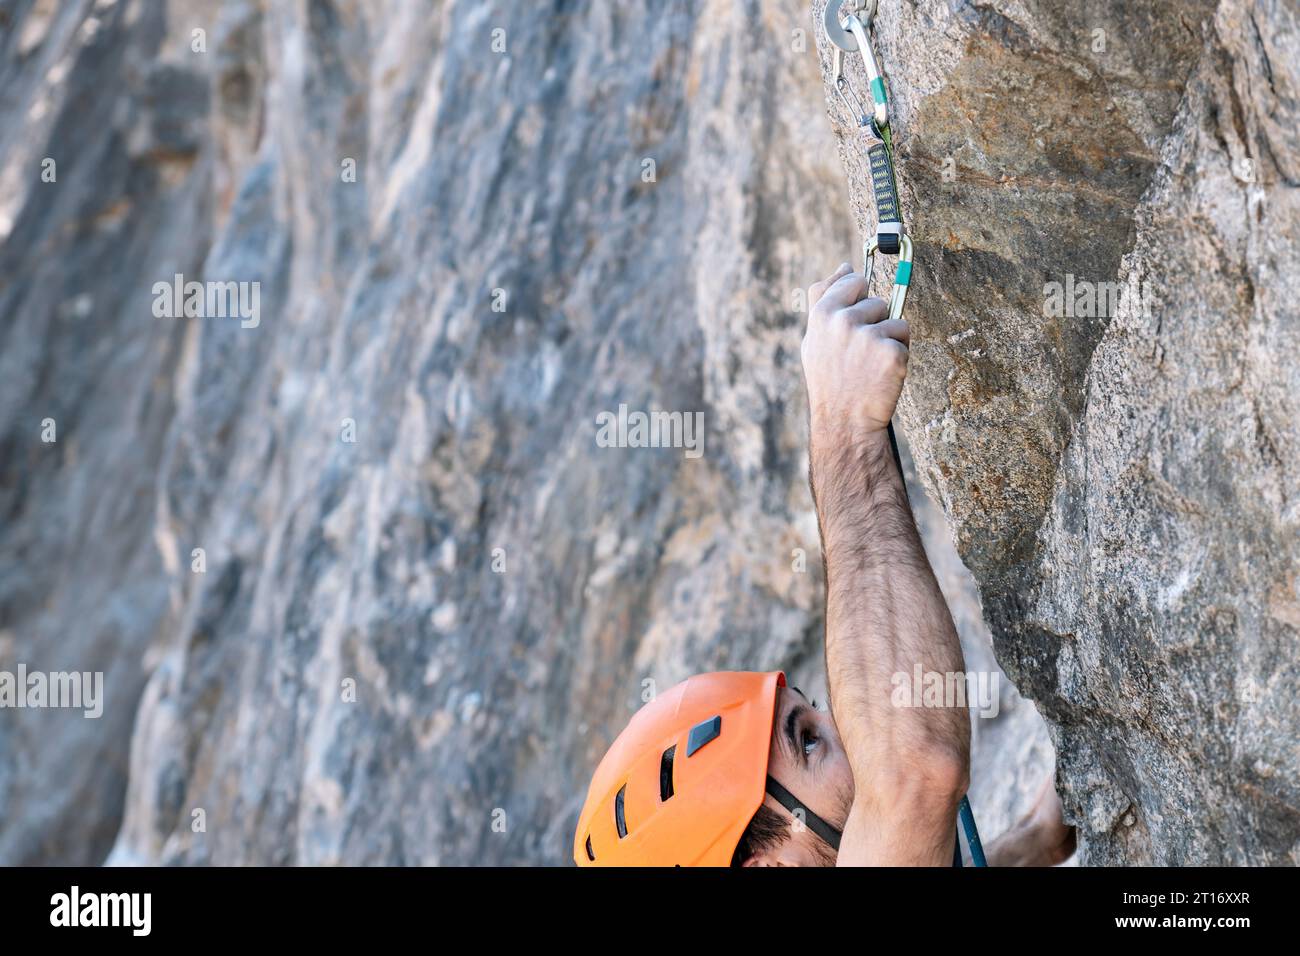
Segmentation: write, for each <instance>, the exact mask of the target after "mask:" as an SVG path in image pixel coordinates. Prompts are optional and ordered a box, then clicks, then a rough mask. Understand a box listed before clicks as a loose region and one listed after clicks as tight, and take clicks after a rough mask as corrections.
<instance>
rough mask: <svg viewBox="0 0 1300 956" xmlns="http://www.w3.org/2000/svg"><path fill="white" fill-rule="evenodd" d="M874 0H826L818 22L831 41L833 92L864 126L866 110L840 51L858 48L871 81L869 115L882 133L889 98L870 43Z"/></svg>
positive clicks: (874, 12) (885, 126) (885, 125)
mask: <svg viewBox="0 0 1300 956" xmlns="http://www.w3.org/2000/svg"><path fill="white" fill-rule="evenodd" d="M877 3H878V0H829V2H828V3H827V4H826V12H825V13H824V14H823V15H822V25H823V26H824V27H825V28H826V36H827V37H828V38H829V39H830V41H831V43H833V44H834V45H835V55H834V58H833V60H832V80H833V81H834V83H835V92H836V93H837V94H839V97H840V99H841V100H843V101H844V104H845V105H846V106H848V108H849V109H850V110H852V111H853V114H854V115H855V116H856V117H858V123H859V124H860V125H862V126H866V125H867V111H866V110H864V109H863V108H862V101H861V100H859V99H858V95H857V94H856V93H855V92H854V91H853V87H852V85H851V84H850V83H849V80H848V77H847V75H846V74H845V73H844V53H846V52H847V53H853V52H855V51H856V52H860V53H861V54H862V67H863V69H865V70H866V71H867V81H868V82H869V83H870V84H871V99H872V102H873V104H874V105H873V108H872V114H871V115H872V117H873V118H874V119H875V121H876V126H877V128H878V129H879V130H880V131H881V132H882V133H883V131H884V130H886V129H887V128H888V127H889V99H888V97H887V96H886V94H885V80H884V78H883V77H882V76H881V75H880V65H879V64H878V63H877V62H876V51H875V50H874V49H873V48H872V46H871V24H872V22H873V21H874V20H875V18H876V7H877Z"/></svg>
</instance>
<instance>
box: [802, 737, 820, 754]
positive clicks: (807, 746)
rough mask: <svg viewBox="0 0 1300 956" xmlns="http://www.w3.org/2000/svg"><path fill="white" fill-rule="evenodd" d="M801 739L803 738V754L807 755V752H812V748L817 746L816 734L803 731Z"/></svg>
mask: <svg viewBox="0 0 1300 956" xmlns="http://www.w3.org/2000/svg"><path fill="white" fill-rule="evenodd" d="M802 740H803V755H804V756H805V757H807V756H808V755H809V754H811V753H812V752H813V750H814V749H815V748H816V746H817V735H816V734H810V733H806V732H805V733H804V734H803V736H802Z"/></svg>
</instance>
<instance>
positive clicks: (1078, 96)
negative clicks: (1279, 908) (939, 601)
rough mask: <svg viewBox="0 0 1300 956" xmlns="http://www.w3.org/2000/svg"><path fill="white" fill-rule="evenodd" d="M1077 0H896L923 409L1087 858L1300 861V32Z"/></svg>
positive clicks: (891, 59) (945, 492)
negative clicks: (1048, 734) (1102, 297)
mask: <svg viewBox="0 0 1300 956" xmlns="http://www.w3.org/2000/svg"><path fill="white" fill-rule="evenodd" d="M1066 7H1068V8H1069V9H1068V10H1065V9H1063V8H1062V5H1061V4H1058V3H1047V2H1041V3H1039V2H1027V3H1018V4H1009V3H1008V4H1001V3H997V4H989V5H984V4H975V3H963V2H954V3H947V2H926V0H922V2H919V3H915V4H912V3H908V4H881V8H882V9H881V13H880V15H879V18H878V23H877V28H876V34H877V49H878V51H879V54H880V56H881V58H882V59H883V61H884V63H885V69H886V73H887V75H888V76H889V79H890V90H891V94H892V104H891V108H892V115H893V117H894V126H895V129H896V134H897V137H898V166H899V173H900V178H901V180H902V182H901V189H902V192H903V202H904V206H905V209H906V211H907V213H908V214H909V216H910V219H909V222H910V233H911V235H912V236H913V239H914V241H915V242H916V253H915V255H916V261H917V264H916V268H915V272H914V276H915V278H914V279H913V282H912V289H913V297H912V299H911V300H909V317H910V318H911V320H912V322H913V325H914V333H913V336H914V344H913V350H912V353H913V354H912V371H911V375H910V376H909V383H908V388H907V392H906V396H905V402H904V407H903V410H902V413H901V417H902V420H903V422H904V423H905V426H906V431H907V434H908V435H909V437H910V439H911V441H912V446H913V452H914V454H915V456H916V459H917V462H918V466H919V470H920V472H921V474H922V476H923V479H924V481H925V483H926V486H927V488H928V489H929V490H930V491H931V492H932V493H933V494H934V495H935V496H936V497H937V498H938V500H940V501H942V503H943V508H944V511H945V512H946V514H947V517H948V520H949V522H950V525H951V527H952V529H953V532H954V536H955V539H956V542H957V545H958V549H959V552H960V554H961V556H962V559H963V560H964V561H965V563H966V565H967V566H968V567H969V568H970V569H971V571H972V572H973V573H974V576H975V578H976V579H977V581H978V582H979V586H980V590H981V594H982V597H983V602H984V610H985V612H986V615H987V617H988V620H989V622H990V624H991V626H992V629H993V633H994V636H995V643H996V647H997V651H998V657H999V660H1000V661H1001V663H1002V665H1003V666H1004V667H1006V668H1007V669H1008V671H1009V673H1010V674H1011V676H1012V677H1013V678H1014V679H1015V680H1016V681H1017V683H1018V685H1019V687H1020V688H1021V690H1022V691H1024V692H1025V693H1026V694H1027V696H1029V697H1031V698H1032V699H1034V700H1035V702H1036V703H1037V705H1038V707H1039V709H1040V710H1041V711H1042V713H1043V714H1044V716H1045V717H1046V718H1047V720H1048V723H1049V725H1050V727H1051V730H1052V736H1053V739H1054V742H1055V744H1056V747H1057V751H1058V753H1059V755H1060V776H1061V782H1062V785H1063V790H1064V792H1065V795H1066V797H1065V800H1066V809H1067V815H1070V816H1072V817H1073V818H1074V819H1075V820H1076V822H1078V823H1079V825H1080V827H1081V828H1082V834H1081V835H1082V839H1083V844H1082V845H1083V854H1082V859H1083V861H1084V862H1086V863H1164V864H1202V863H1257V864H1258V863H1286V862H1289V863H1297V862H1300V789H1298V787H1300V747H1298V746H1297V726H1298V724H1300V721H1298V720H1297V717H1298V710H1300V705H1298V704H1297V699H1296V694H1295V688H1296V687H1297V685H1298V683H1300V669H1298V666H1297V651H1296V638H1297V631H1298V630H1300V570H1298V568H1300V561H1298V559H1300V533H1298V532H1300V504H1298V500H1300V499H1298V498H1297V491H1298V490H1300V471H1298V470H1297V462H1300V428H1298V427H1297V420H1298V413H1300V365H1297V363H1296V362H1295V360H1294V357H1295V355H1296V352H1297V347H1298V346H1300V321H1298V319H1300V310H1298V309H1297V307H1296V305H1295V303H1296V301H1297V297H1298V295H1300V281H1298V280H1297V278H1296V271H1295V265H1296V262H1297V261H1298V260H1300V254H1298V253H1300V250H1298V249H1297V244H1298V242H1300V239H1298V237H1300V188H1298V187H1300V21H1298V20H1297V11H1296V7H1295V5H1294V4H1288V3H1282V2H1279V3H1270V2H1258V3H1249V2H1235V0H1225V2H1223V3H1218V4H1216V3H1184V2H1178V3H1173V2H1171V3H1158V2H1157V3H1144V4H1132V3H1120V2H1115V3H1100V4H1096V3H1089V4H1086V5H1085V4H1067V5H1066ZM819 9H820V7H819ZM829 52H830V51H829V49H825V50H823V66H824V70H825V71H826V75H827V77H829ZM855 68H856V69H858V70H859V71H860V69H861V67H860V65H857V64H855ZM856 78H857V79H858V80H859V82H861V74H860V72H859V74H858V75H857V77H856ZM828 92H829V86H828ZM846 120H847V117H844V118H841V122H845V121H846ZM858 143H859V141H858V140H857V139H856V134H855V133H854V132H853V131H852V130H851V129H848V128H846V131H845V135H844V137H843V139H842V144H841V148H842V152H843V155H844V157H845V162H846V166H847V168H848V170H849V175H850V179H851V181H852V183H853V185H854V193H855V195H857V196H862V197H867V199H868V204H869V202H870V199H869V196H870V194H869V193H868V192H866V191H865V185H866V184H867V183H868V181H869V180H868V179H867V178H866V174H865V172H864V170H863V163H862V160H861V157H860V155H859V154H860V152H861V150H860V147H859V145H858ZM870 215H871V213H870V209H869V206H867V207H864V206H863V205H862V204H859V220H860V221H861V222H864V223H865V222H868V221H870ZM1102 282H1109V283H1120V284H1122V285H1123V286H1124V287H1126V288H1130V289H1135V290H1137V294H1130V295H1123V296H1121V297H1119V300H1118V302H1116V303H1114V304H1112V305H1110V307H1108V308H1101V309H1095V308H1090V304H1089V301H1088V291H1089V286H1088V285H1087V284H1089V283H1094V284H1095V283H1102ZM1051 283H1058V284H1060V286H1063V287H1064V292H1065V295H1064V298H1065V301H1066V303H1067V307H1066V308H1065V309H1063V310H1062V309H1058V308H1056V307H1055V306H1056V303H1054V301H1053V294H1054V293H1055V292H1056V291H1057V289H1052V288H1050V284H1051ZM1071 292H1072V293H1073V294H1071ZM1070 305H1072V306H1074V307H1073V308H1069V307H1068V306H1070ZM916 340H919V341H916Z"/></svg>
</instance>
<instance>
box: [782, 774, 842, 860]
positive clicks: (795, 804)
mask: <svg viewBox="0 0 1300 956" xmlns="http://www.w3.org/2000/svg"><path fill="white" fill-rule="evenodd" d="M767 792H768V793H769V794H770V795H771V797H772V799H773V800H775V801H776V802H777V803H779V804H781V806H783V807H785V808H786V809H787V810H789V811H790V812H791V813H793V814H794V816H795V819H796V820H798V821H800V822H801V823H802V824H803V825H804V826H806V827H807V828H808V829H809V830H811V831H812V832H813V833H815V834H817V835H818V836H819V837H821V838H822V839H823V840H825V841H826V842H827V843H828V844H830V846H831V849H833V850H835V851H837V852H838V851H839V848H840V831H839V830H837V829H835V827H833V826H831V825H830V824H829V823H827V822H826V821H825V820H823V819H822V818H821V817H819V816H817V814H815V813H813V812H812V811H811V810H809V809H808V807H806V806H805V805H804V804H803V803H801V802H800V801H799V798H798V797H796V796H795V795H794V794H793V793H791V792H790V791H789V790H787V789H786V788H785V787H783V786H781V784H779V783H778V782H777V781H776V778H775V777H773V776H772V775H771V774H768V777H767Z"/></svg>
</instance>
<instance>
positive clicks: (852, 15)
mask: <svg viewBox="0 0 1300 956" xmlns="http://www.w3.org/2000/svg"><path fill="white" fill-rule="evenodd" d="M877 6H878V0H827V4H826V11H825V13H824V15H823V17H822V23H823V25H824V26H825V28H826V36H827V37H828V38H829V39H830V41H831V43H832V44H833V45H834V47H835V51H834V59H833V61H832V67H831V78H832V81H833V82H834V84H835V93H836V95H837V96H838V97H839V99H840V102H842V103H843V104H844V105H845V106H846V107H848V109H849V111H850V112H851V113H852V114H853V118H854V120H855V121H856V122H857V125H858V128H859V129H860V130H861V131H862V134H863V137H864V138H865V140H866V147H867V163H868V166H869V168H870V169H871V189H872V192H873V193H874V195H875V201H876V234H875V235H874V236H872V237H870V238H868V239H867V240H866V241H864V242H863V244H862V262H863V266H862V268H863V274H864V275H865V276H866V278H867V291H868V292H869V291H870V288H871V273H872V270H873V268H874V266H875V263H876V253H877V252H880V253H881V254H883V255H889V256H898V264H897V265H896V266H895V268H894V290H893V292H892V293H891V295H890V297H889V318H891V319H901V318H902V317H903V306H904V305H906V304H907V289H908V286H909V285H910V284H911V282H912V240H911V239H909V238H908V236H907V233H906V231H905V230H904V228H903V207H902V205H901V204H900V203H899V201H898V181H897V179H896V178H895V176H894V139H893V132H892V131H891V129H890V125H889V95H888V93H887V92H886V91H885V78H884V76H883V75H882V74H881V72H880V63H879V61H878V60H877V59H876V51H875V49H874V48H873V47H872V45H871V27H872V24H873V23H874V22H875V19H876V8H877ZM846 53H858V54H860V55H861V58H862V67H863V69H864V70H865V71H866V74H867V82H868V84H869V85H870V89H871V104H872V107H871V109H870V111H868V110H867V109H866V108H865V106H864V104H865V100H864V99H863V98H861V97H859V96H858V94H857V93H856V92H855V91H854V89H853V84H852V83H850V82H849V78H848V75H847V74H846V73H845V69H844V67H845V63H844V60H845V57H844V54H846ZM889 444H890V446H891V447H892V449H893V452H894V463H895V464H897V465H898V474H899V477H901V478H902V479H903V484H904V487H906V485H907V478H906V476H905V475H904V474H903V461H902V458H901V457H900V455H899V453H898V441H897V439H896V438H895V437H894V423H893V422H890V423H889ZM957 819H958V822H959V824H960V826H959V830H958V837H957V846H956V847H955V849H954V855H953V865H954V866H961V833H962V832H963V831H964V832H965V835H966V845H967V847H968V848H969V849H970V855H971V862H973V863H974V864H975V865H976V866H987V865H988V863H987V861H986V860H985V858H984V848H983V846H982V845H981V843H980V835H979V830H978V829H976V827H975V814H974V813H973V812H972V811H971V808H970V801H969V800H968V799H966V797H964V796H963V797H962V798H961V803H960V804H959V805H958V807H957Z"/></svg>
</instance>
